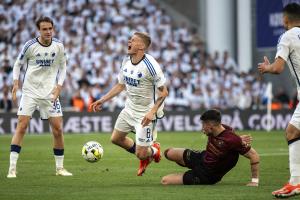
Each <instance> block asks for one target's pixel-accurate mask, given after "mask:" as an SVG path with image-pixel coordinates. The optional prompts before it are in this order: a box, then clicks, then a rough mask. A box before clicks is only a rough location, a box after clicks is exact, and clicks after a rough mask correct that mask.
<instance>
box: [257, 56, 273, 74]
mask: <svg viewBox="0 0 300 200" xmlns="http://www.w3.org/2000/svg"><path fill="white" fill-rule="evenodd" d="M269 65H270V61H269V59H268V58H267V57H266V56H264V62H263V63H258V67H257V69H258V71H259V72H260V73H261V74H263V73H265V72H268V70H269V69H268V66H269Z"/></svg>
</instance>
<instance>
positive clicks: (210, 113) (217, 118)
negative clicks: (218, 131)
mask: <svg viewBox="0 0 300 200" xmlns="http://www.w3.org/2000/svg"><path fill="white" fill-rule="evenodd" d="M200 119H201V120H202V121H214V122H217V123H221V112H220V111H219V110H217V109H211V110H207V111H205V112H204V113H203V114H202V115H201V117H200Z"/></svg>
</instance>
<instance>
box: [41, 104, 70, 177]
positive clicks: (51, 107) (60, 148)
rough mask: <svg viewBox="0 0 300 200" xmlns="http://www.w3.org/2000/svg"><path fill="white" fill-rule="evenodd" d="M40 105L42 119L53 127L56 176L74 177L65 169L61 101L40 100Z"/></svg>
mask: <svg viewBox="0 0 300 200" xmlns="http://www.w3.org/2000/svg"><path fill="white" fill-rule="evenodd" d="M38 103H39V107H40V115H41V118H42V119H48V121H49V125H50V127H51V131H52V135H53V154H54V160H55V167H56V175H58V176H72V173H70V172H68V171H67V170H66V169H65V168H64V150H65V149H64V136H63V118H62V116H63V115H62V109H61V105H60V102H59V99H56V100H55V101H54V102H53V101H52V100H51V99H45V100H39V102H38Z"/></svg>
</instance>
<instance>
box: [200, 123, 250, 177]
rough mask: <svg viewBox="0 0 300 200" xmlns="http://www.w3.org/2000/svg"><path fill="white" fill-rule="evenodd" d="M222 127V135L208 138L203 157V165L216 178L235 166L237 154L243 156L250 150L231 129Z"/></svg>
mask: <svg viewBox="0 0 300 200" xmlns="http://www.w3.org/2000/svg"><path fill="white" fill-rule="evenodd" d="M222 125H223V127H224V128H225V130H224V131H223V132H222V133H220V134H219V135H218V136H216V137H214V136H209V137H208V141H207V146H206V151H205V152H204V155H203V165H204V166H205V167H206V168H207V169H208V170H209V171H210V172H211V173H212V174H213V175H214V176H216V177H217V178H222V177H223V176H224V175H225V174H226V173H227V172H228V171H229V170H230V169H232V168H233V167H234V166H235V165H236V163H237V161H238V159H239V154H241V155H243V154H245V153H247V152H248V151H249V150H250V148H251V147H249V146H248V147H246V146H244V145H243V144H242V140H241V138H240V137H239V136H238V135H236V134H235V133H234V131H233V129H232V128H231V127H229V126H226V125H224V124H222Z"/></svg>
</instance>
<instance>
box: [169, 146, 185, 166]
mask: <svg viewBox="0 0 300 200" xmlns="http://www.w3.org/2000/svg"><path fill="white" fill-rule="evenodd" d="M185 150H186V149H184V148H168V149H166V150H165V152H164V155H165V157H166V158H167V159H168V160H170V161H174V162H176V163H177V164H178V165H180V166H183V167H185V163H184V160H183V153H184V151H185Z"/></svg>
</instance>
